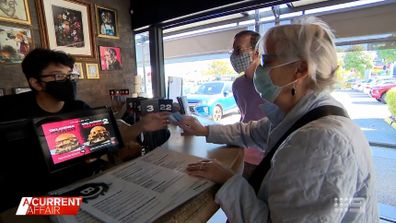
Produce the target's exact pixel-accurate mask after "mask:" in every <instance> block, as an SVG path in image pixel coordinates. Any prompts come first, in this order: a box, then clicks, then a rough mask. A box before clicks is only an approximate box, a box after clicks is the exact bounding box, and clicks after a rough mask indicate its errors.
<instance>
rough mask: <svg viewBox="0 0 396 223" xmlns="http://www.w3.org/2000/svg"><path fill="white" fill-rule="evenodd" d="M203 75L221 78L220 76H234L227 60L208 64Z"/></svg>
mask: <svg viewBox="0 0 396 223" xmlns="http://www.w3.org/2000/svg"><path fill="white" fill-rule="evenodd" d="M204 74H205V75H209V76H214V77H215V78H221V77H222V76H223V77H224V76H236V75H237V74H236V73H235V71H234V69H233V68H232V67H231V64H230V62H229V61H227V60H214V61H212V62H211V63H210V64H209V67H208V69H207V70H205V71H204Z"/></svg>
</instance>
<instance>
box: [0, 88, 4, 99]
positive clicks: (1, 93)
mask: <svg viewBox="0 0 396 223" xmlns="http://www.w3.org/2000/svg"><path fill="white" fill-rule="evenodd" d="M4 95H5V90H4V88H0V97H1V96H4Z"/></svg>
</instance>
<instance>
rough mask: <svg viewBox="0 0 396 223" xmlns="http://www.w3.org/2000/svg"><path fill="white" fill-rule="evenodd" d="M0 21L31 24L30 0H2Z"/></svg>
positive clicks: (0, 3)
mask: <svg viewBox="0 0 396 223" xmlns="http://www.w3.org/2000/svg"><path fill="white" fill-rule="evenodd" d="M0 21H6V22H15V23H20V24H25V25H30V14H29V4H28V0H1V1H0Z"/></svg>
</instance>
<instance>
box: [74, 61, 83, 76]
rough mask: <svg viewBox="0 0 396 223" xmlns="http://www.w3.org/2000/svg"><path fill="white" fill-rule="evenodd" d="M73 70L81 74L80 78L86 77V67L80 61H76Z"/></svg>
mask: <svg viewBox="0 0 396 223" xmlns="http://www.w3.org/2000/svg"><path fill="white" fill-rule="evenodd" d="M73 72H75V73H78V74H79V75H80V76H79V78H78V79H84V69H83V65H82V63H80V62H75V63H74V67H73Z"/></svg>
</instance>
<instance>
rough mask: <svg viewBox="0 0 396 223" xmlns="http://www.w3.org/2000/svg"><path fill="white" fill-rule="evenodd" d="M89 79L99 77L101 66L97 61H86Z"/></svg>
mask: <svg viewBox="0 0 396 223" xmlns="http://www.w3.org/2000/svg"><path fill="white" fill-rule="evenodd" d="M85 66H86V69H87V79H99V66H98V64H97V63H86V64H85Z"/></svg>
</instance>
